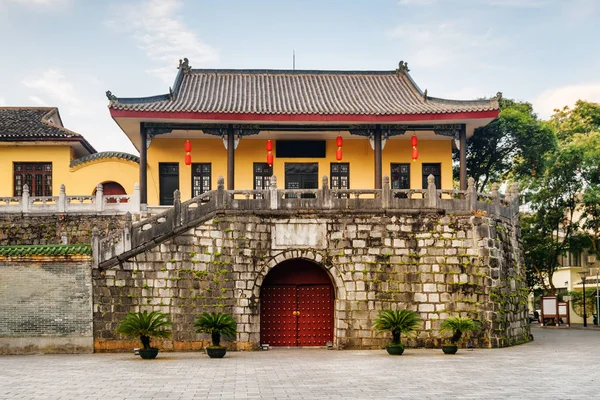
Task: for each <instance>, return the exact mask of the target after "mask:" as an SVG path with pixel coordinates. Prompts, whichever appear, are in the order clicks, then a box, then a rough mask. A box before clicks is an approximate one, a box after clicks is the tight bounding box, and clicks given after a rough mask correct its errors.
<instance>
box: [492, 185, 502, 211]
mask: <svg viewBox="0 0 600 400" xmlns="http://www.w3.org/2000/svg"><path fill="white" fill-rule="evenodd" d="M492 202H493V204H494V214H496V215H500V194H499V193H498V184H497V183H493V184H492Z"/></svg>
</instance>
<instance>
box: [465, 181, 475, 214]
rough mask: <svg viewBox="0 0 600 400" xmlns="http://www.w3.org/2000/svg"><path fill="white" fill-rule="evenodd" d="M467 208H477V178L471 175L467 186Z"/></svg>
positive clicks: (472, 209)
mask: <svg viewBox="0 0 600 400" xmlns="http://www.w3.org/2000/svg"><path fill="white" fill-rule="evenodd" d="M467 209H468V210H470V211H475V210H476V209H477V191H476V190H475V179H474V178H473V177H470V178H469V180H468V186H467Z"/></svg>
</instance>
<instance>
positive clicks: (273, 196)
mask: <svg viewBox="0 0 600 400" xmlns="http://www.w3.org/2000/svg"><path fill="white" fill-rule="evenodd" d="M269 204H270V208H271V210H277V208H278V206H279V195H278V194H277V177H276V176H275V175H273V176H272V177H271V187H270V189H269Z"/></svg>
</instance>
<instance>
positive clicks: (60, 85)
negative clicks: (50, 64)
mask: <svg viewBox="0 0 600 400" xmlns="http://www.w3.org/2000/svg"><path fill="white" fill-rule="evenodd" d="M23 84H24V85H25V86H27V87H28V88H31V89H37V90H38V91H40V92H41V93H42V94H44V95H46V96H50V98H52V99H53V100H54V101H58V102H60V103H61V104H66V105H69V106H79V105H80V104H81V101H80V100H79V98H78V96H77V94H76V93H75V89H74V88H73V85H72V84H71V83H70V82H68V81H67V80H66V79H65V76H64V75H63V74H62V73H61V72H60V71H58V70H55V69H50V70H47V71H45V72H43V73H42V76H41V77H37V78H31V79H25V80H24V81H23Z"/></svg>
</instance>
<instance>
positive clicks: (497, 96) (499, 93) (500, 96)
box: [493, 92, 502, 101]
mask: <svg viewBox="0 0 600 400" xmlns="http://www.w3.org/2000/svg"><path fill="white" fill-rule="evenodd" d="M493 99H494V100H498V101H500V100H502V92H498V93H496V95H495V96H494V97H493Z"/></svg>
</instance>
